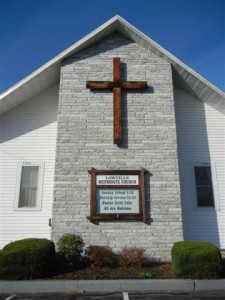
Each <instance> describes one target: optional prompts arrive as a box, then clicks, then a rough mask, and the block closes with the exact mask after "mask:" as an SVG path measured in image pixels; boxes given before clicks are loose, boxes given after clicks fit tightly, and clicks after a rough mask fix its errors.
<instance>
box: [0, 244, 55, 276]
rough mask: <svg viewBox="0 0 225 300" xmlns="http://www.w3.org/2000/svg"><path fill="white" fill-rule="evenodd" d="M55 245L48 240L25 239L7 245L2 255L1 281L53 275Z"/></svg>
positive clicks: (0, 266)
mask: <svg viewBox="0 0 225 300" xmlns="http://www.w3.org/2000/svg"><path fill="white" fill-rule="evenodd" d="M54 264H55V245H54V243H53V242H52V241H49V240H47V239H24V240H19V241H16V242H12V243H10V244H8V245H6V246H5V247H4V248H3V250H2V251H1V253H0V278H1V279H33V278H42V277H45V276H46V275H49V274H51V272H52V271H53V269H54Z"/></svg>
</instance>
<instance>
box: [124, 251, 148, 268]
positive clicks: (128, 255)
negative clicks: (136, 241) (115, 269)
mask: <svg viewBox="0 0 225 300" xmlns="http://www.w3.org/2000/svg"><path fill="white" fill-rule="evenodd" d="M144 253H145V250H144V249H142V248H137V247H125V248H123V249H122V251H121V252H120V254H119V258H118V261H119V265H120V266H121V267H141V266H142V265H143V264H144V262H145V256H144Z"/></svg>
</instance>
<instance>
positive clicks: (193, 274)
mask: <svg viewBox="0 0 225 300" xmlns="http://www.w3.org/2000/svg"><path fill="white" fill-rule="evenodd" d="M172 263H173V271H174V273H175V275H176V276H177V277H178V278H192V279H214V278H218V277H220V273H221V269H222V259H221V253H220V250H219V249H218V248H217V247H216V246H214V245H213V244H211V243H208V242H201V241H184V242H177V243H175V244H174V246H173V248H172Z"/></svg>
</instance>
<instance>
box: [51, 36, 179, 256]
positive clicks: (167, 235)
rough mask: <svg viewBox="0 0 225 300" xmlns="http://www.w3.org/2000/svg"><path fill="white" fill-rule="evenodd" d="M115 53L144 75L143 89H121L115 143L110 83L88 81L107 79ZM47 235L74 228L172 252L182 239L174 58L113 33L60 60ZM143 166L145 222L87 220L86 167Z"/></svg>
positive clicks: (119, 243) (120, 243)
mask: <svg viewBox="0 0 225 300" xmlns="http://www.w3.org/2000/svg"><path fill="white" fill-rule="evenodd" d="M117 56H119V57H120V58H121V63H122V78H123V80H133V81H138V80H140V81H147V82H148V85H149V88H148V89H147V90H146V91H139V92H135V91H127V92H126V91H125V92H123V94H122V102H123V104H122V132H123V142H122V144H121V146H117V145H114V144H113V94H112V91H94V92H93V91H90V90H89V89H86V81H90V80H93V81H103V80H104V81H105V80H112V79H113V78H112V72H113V69H112V64H113V57H117ZM59 92H60V94H59V111H58V136H57V149H56V166H55V190H54V203H53V220H52V238H53V240H54V241H57V239H58V238H59V237H60V236H61V235H62V234H63V233H76V234H79V235H80V236H81V237H82V238H83V239H84V242H85V244H86V245H90V244H91V245H94V244H98V245H109V246H111V247H112V248H113V249H114V251H118V250H120V249H121V248H123V247H125V246H127V247H134V246H137V247H143V248H144V249H146V254H147V255H148V256H149V257H154V258H162V259H169V258H170V250H171V247H172V245H173V243H174V242H175V241H178V240H182V239H183V231H182V217H181V204H180V185H179V176H178V161H177V160H178V158H177V142H176V124H175V117H174V96H173V83H172V74H171V66H170V64H168V63H167V62H165V61H164V60H163V59H161V58H160V57H157V56H156V55H154V54H153V53H151V52H150V51H147V50H146V49H144V48H142V47H141V46H140V45H138V44H136V43H134V42H132V41H130V40H128V39H127V38H125V37H123V36H122V35H120V34H116V33H115V34H113V35H111V36H109V37H108V38H106V39H104V40H101V41H100V42H98V43H96V44H93V45H92V46H90V47H88V48H86V49H85V50H83V51H81V52H80V53H77V54H76V55H74V56H73V57H70V58H68V59H66V60H65V61H64V62H63V64H62V67H61V78H60V91H59ZM92 167H93V168H95V169H99V170H118V169H120V170H124V169H125V170H132V169H140V168H141V167H143V168H145V169H146V170H147V171H148V172H147V174H146V178H145V194H146V197H145V198H146V199H145V202H146V212H147V219H148V221H147V224H144V223H142V222H122V221H121V222H120V221H118V222H116V221H115V222H99V223H94V224H93V223H91V222H90V221H89V220H88V219H87V217H88V216H89V214H90V175H89V173H88V170H90V169H91V168H92Z"/></svg>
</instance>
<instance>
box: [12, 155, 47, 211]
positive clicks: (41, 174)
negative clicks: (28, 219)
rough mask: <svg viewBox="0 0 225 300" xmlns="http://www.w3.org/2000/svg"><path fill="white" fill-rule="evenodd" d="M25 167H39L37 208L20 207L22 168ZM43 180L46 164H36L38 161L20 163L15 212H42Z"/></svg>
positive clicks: (18, 166)
mask: <svg viewBox="0 0 225 300" xmlns="http://www.w3.org/2000/svg"><path fill="white" fill-rule="evenodd" d="M23 166H27V167H29V166H30V167H39V172H38V187H37V202H36V207H19V196H20V181H21V175H22V167H23ZM43 179H44V162H43V161H42V162H36V161H20V162H18V165H17V178H16V190H15V200H14V210H15V211H40V210H41V206H42V191H43Z"/></svg>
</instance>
